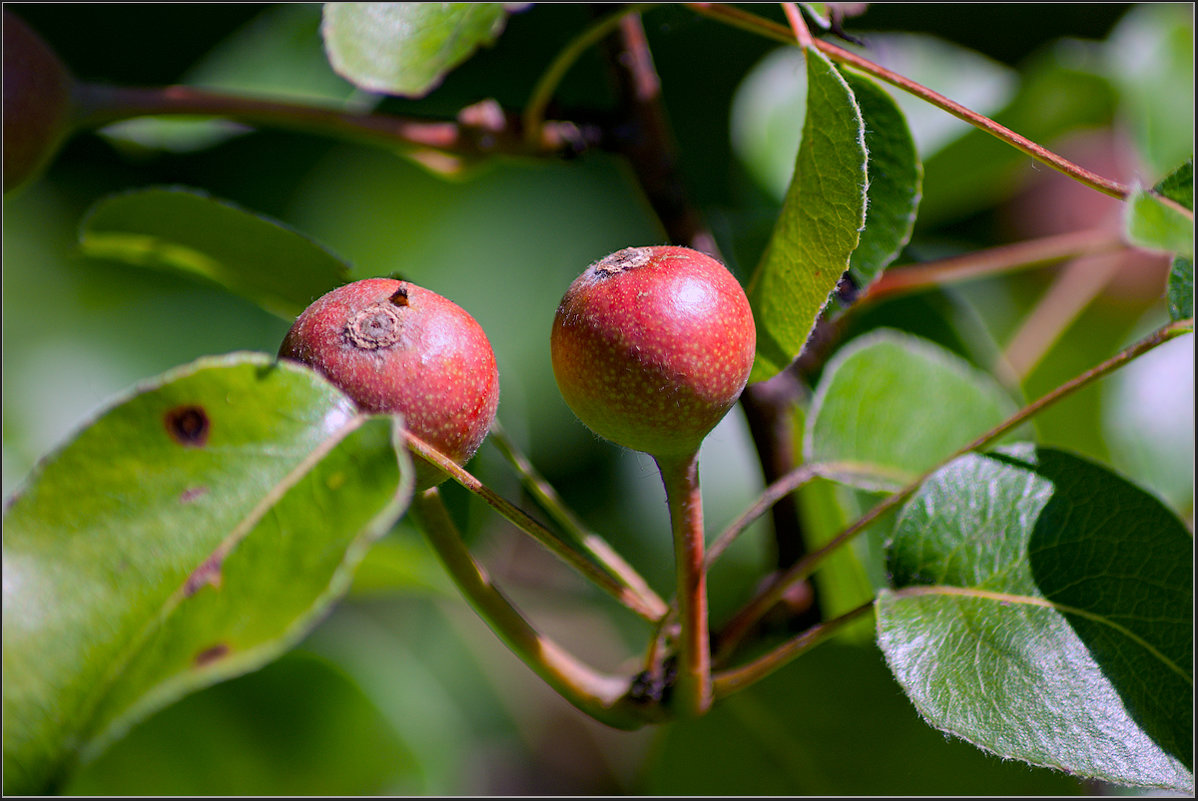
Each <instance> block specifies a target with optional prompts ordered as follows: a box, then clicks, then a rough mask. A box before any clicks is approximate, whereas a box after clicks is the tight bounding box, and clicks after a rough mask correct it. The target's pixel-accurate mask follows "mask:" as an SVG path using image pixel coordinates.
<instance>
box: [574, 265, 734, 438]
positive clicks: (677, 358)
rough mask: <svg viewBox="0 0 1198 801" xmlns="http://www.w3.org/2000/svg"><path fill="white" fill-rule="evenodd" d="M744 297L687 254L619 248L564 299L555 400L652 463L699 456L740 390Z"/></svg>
mask: <svg viewBox="0 0 1198 801" xmlns="http://www.w3.org/2000/svg"><path fill="white" fill-rule="evenodd" d="M755 347H756V329H755V328H754V325H753V312H752V310H751V308H750V307H749V301H748V298H747V297H746V296H745V293H744V290H743V289H742V288H741V286H740V283H739V282H738V281H737V280H736V278H735V277H734V276H733V275H732V274H731V273H730V272H728V269H727V268H726V267H724V265H722V264H720V263H719V262H718V261H716V260H715V259H713V258H711V257H710V256H707V255H705V254H703V253H699V252H698V251H695V250H691V249H689V248H683V247H675V246H665V245H663V246H654V247H639V248H625V249H623V250H620V251H617V252H616V253H613V254H611V255H610V256H608V257H607V258H605V259H602V260H601V261H598V262H596V263H594V264H592V265H591V266H590V267H588V268H587V270H586V271H585V272H584V273H583V274H582V275H580V276H579V277H578V278H577V279H576V280H575V281H574V283H573V284H571V285H570V288H569V289H568V290H567V291H566V294H565V297H563V298H562V302H561V304H560V305H559V306H558V310H557V316H556V318H555V319H554V321H553V332H552V334H551V337H550V350H551V355H552V359H553V373H554V376H555V378H556V379H557V385H558V388H559V389H560V390H561V393H562V397H563V398H565V400H566V403H567V404H568V405H569V406H570V408H571V409H572V410H573V411H574V413H575V414H576V415H577V416H578V418H579V419H580V420H582V422H583V423H585V424H586V425H587V427H588V428H590V429H591V430H592V431H594V432H595V433H596V434H598V435H600V436H601V437H604V438H605V439H609V440H611V441H612V442H615V443H617V444H619V445H623V446H625V447H627V448H632V449H633V450H639V451H643V452H645V453H648V454H651V455H653V456H678V455H685V454H689V453H693V452H695V451H697V450H698V448H699V445H700V443H702V441H703V438H704V437H705V436H707V434H708V433H709V432H710V431H711V429H712V428H714V427H715V425H716V423H718V422H719V421H720V420H721V419H722V418H723V417H724V415H725V414H726V413H727V412H728V410H729V409H730V408H731V407H732V405H733V404H734V403H735V402H736V399H737V398H738V397H739V396H740V393H741V391H742V390H743V389H744V387H745V384H746V383H747V382H748V378H749V371H750V369H751V368H752V366H753V356H754V350H755Z"/></svg>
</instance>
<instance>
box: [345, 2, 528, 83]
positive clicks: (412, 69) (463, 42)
mask: <svg viewBox="0 0 1198 801" xmlns="http://www.w3.org/2000/svg"><path fill="white" fill-rule="evenodd" d="M508 8H509V5H508V4H506V3H325V5H324V24H323V25H322V26H321V34H322V35H323V36H324V46H325V51H326V53H327V54H328V58H329V63H330V64H332V65H333V69H334V71H336V72H337V74H338V75H341V76H342V77H344V78H345V79H346V80H348V81H351V82H352V83H354V84H356V85H358V86H360V87H362V88H363V89H367V90H369V91H371V92H386V93H388V94H393V95H403V96H405V97H423V96H424V95H426V94H428V93H429V92H430V91H432V90H433V89H435V88H436V87H437V86H438V85H439V84H440V83H441V81H442V79H444V77H445V75H446V74H447V73H448V72H449V71H450V70H452V69H453V68H454V67H456V66H458V65H459V64H461V63H462V62H463V61H465V60H466V59H467V58H469V57H470V56H471V54H473V53H474V51H475V50H476V49H477V48H478V47H480V46H481V45H489V44H491V43H492V42H494V41H495V40H496V39H497V38H498V37H499V34H500V33H501V32H502V31H503V26H504V24H505V23H506V22H507V16H508Z"/></svg>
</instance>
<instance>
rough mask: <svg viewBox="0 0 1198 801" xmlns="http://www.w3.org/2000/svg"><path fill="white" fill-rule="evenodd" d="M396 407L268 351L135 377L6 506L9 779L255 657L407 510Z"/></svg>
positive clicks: (61, 765) (55, 763) (23, 788)
mask: <svg viewBox="0 0 1198 801" xmlns="http://www.w3.org/2000/svg"><path fill="white" fill-rule="evenodd" d="M394 425H395V423H394V421H393V420H392V419H390V418H369V417H362V416H360V415H358V414H357V413H356V412H355V410H354V408H353V406H352V404H351V403H350V402H349V401H348V399H346V398H345V397H344V396H343V395H341V394H340V393H339V392H337V391H336V390H335V389H333V388H332V387H331V386H330V385H329V384H328V383H327V382H325V381H324V380H323V379H322V378H320V377H319V376H317V375H316V374H315V373H314V372H312V371H310V370H307V369H306V368H302V367H299V366H296V365H291V364H285V363H276V362H274V361H273V360H272V359H271V358H270V357H268V356H266V355H264V354H231V355H229V356H225V357H212V358H206V359H202V360H200V361H198V362H196V363H193V364H191V365H187V366H185V367H181V368H178V369H176V370H173V371H171V372H169V373H167V374H165V375H163V376H162V377H160V378H159V379H155V380H153V381H150V382H147V383H146V384H145V385H143V386H140V387H138V388H137V389H136V390H135V391H134V392H133V393H132V394H130V395H129V396H128V397H126V398H124V399H122V400H120V401H119V402H118V403H116V404H115V405H114V406H112V407H111V408H109V409H108V410H107V411H105V412H104V413H102V414H101V415H100V416H99V417H98V418H97V419H96V420H95V422H93V423H92V424H90V425H89V426H87V427H86V428H84V429H83V430H82V431H81V432H79V434H78V435H76V436H75V438H74V439H73V440H71V441H70V442H69V443H68V444H67V445H65V446H64V447H63V448H62V450H60V451H59V452H57V453H56V454H54V455H53V456H51V457H50V458H49V459H48V460H47V461H46V462H45V463H43V465H42V466H41V467H40V468H39V469H38V471H36V472H35V474H34V475H33V476H32V477H31V479H30V482H29V484H28V485H27V486H26V487H25V488H24V489H23V490H22V491H21V492H20V493H19V494H18V495H17V496H16V497H15V499H14V501H13V502H12V504H11V506H10V508H9V509H8V511H7V513H6V515H5V520H4V566H3V569H4V585H3V586H4V590H3V592H4V609H3V617H4V634H3V636H4V676H5V678H4V720H5V727H4V764H5V774H4V784H5V791H6V792H13V793H40V792H45V791H46V790H47V789H49V788H50V787H51V786H52V783H54V782H58V781H61V779H62V778H63V776H64V774H66V773H69V771H70V770H71V769H72V766H73V765H74V764H76V763H77V762H78V761H79V760H80V759H86V758H88V757H90V756H92V755H94V754H95V753H97V752H98V750H99V749H101V748H102V747H103V746H104V745H105V744H106V743H107V742H109V741H110V740H111V739H112V738H113V737H115V736H118V735H119V734H120V733H121V732H123V731H124V730H125V729H126V728H127V727H128V726H129V725H131V724H132V723H133V722H135V721H136V720H138V719H140V718H142V717H144V716H145V715H147V714H148V713H150V712H151V711H153V710H155V709H158V708H160V707H162V706H164V705H166V704H168V703H170V702H171V701H173V700H175V699H177V698H179V697H180V696H182V695H184V694H186V693H187V692H190V691H192V690H194V689H196V688H198V687H201V686H205V685H208V684H211V683H213V682H215V681H219V680H221V679H223V678H228V677H229V676H232V675H236V674H239V673H243V672H245V671H248V670H252V669H254V668H256V667H258V666H260V665H262V664H264V663H265V662H266V661H268V660H270V659H272V658H273V657H275V656H277V655H278V654H279V653H281V652H282V651H283V650H284V649H285V648H287V647H289V646H290V645H291V644H293V643H294V642H295V641H296V640H297V639H298V637H299V636H301V635H302V634H303V633H304V632H305V631H306V630H307V629H308V628H310V626H311V624H312V623H313V622H314V620H315V619H316V617H317V616H318V615H319V614H321V612H322V611H323V610H324V609H326V608H327V606H328V605H329V603H331V602H332V600H333V599H334V598H336V597H338V596H339V595H340V594H342V593H343V592H344V591H345V590H346V589H347V587H348V585H349V581H350V578H351V576H352V572H353V568H354V566H355V565H356V564H357V562H358V561H359V560H360V559H361V557H362V554H363V552H364V549H365V547H366V546H367V544H368V543H369V542H371V541H372V540H373V539H374V538H376V537H378V536H381V535H382V534H383V533H384V532H385V531H386V530H387V529H388V528H389V527H390V526H391V525H392V524H393V523H394V521H395V520H396V519H397V518H398V516H399V515H400V514H401V513H402V511H403V508H404V503H405V501H406V497H407V493H408V491H409V487H410V473H411V471H410V469H408V467H407V456H406V453H405V452H403V451H402V449H399V450H397V448H396V442H395V433H394Z"/></svg>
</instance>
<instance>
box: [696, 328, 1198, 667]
mask: <svg viewBox="0 0 1198 801" xmlns="http://www.w3.org/2000/svg"><path fill="white" fill-rule="evenodd" d="M1193 331H1194V320H1193V318H1189V319H1186V320H1177V321H1175V322H1172V323H1169V324H1168V325H1165V326H1162V327H1161V328H1159V329H1157V330H1156V331H1154V332H1153V333H1151V334H1149V335H1148V336H1147V337H1145V338H1144V339H1141V340H1140V341H1139V342H1136V343H1135V344H1133V345H1131V346H1130V347H1128V348H1125V349H1124V350H1122V351H1120V352H1119V353H1117V354H1115V355H1114V356H1112V357H1111V358H1110V359H1107V360H1106V361H1105V362H1102V363H1101V364H1099V365H1096V366H1094V367H1092V368H1090V369H1089V370H1086V371H1085V372H1084V373H1081V374H1079V375H1077V376H1075V377H1074V378H1072V379H1070V380H1069V381H1066V382H1065V383H1064V384H1061V385H1060V386H1058V387H1057V388H1056V389H1054V390H1052V391H1050V392H1048V393H1046V394H1044V395H1043V396H1041V397H1040V398H1039V399H1037V400H1035V401H1032V402H1031V403H1029V404H1028V405H1027V406H1024V407H1023V408H1022V409H1020V410H1019V411H1018V412H1016V413H1015V414H1013V415H1011V416H1010V417H1008V418H1007V419H1006V420H1004V421H1003V422H1002V423H1000V424H999V425H998V426H996V427H995V428H993V429H991V430H990V431H988V432H986V433H985V434H983V435H982V436H980V437H978V438H977V439H976V440H974V441H973V442H971V443H969V444H968V445H966V446H965V447H963V448H961V449H960V450H958V451H957V452H956V453H954V454H952V455H951V456H949V457H948V458H946V459H944V460H943V461H941V462H940V463H939V464H937V465H936V466H934V467H932V468H930V469H929V470H927V471H926V472H925V473H923V475H921V476H919V478H917V479H915V480H914V481H912V482H911V483H910V484H908V485H907V486H905V487H903V488H902V489H901V490H899V491H898V492H896V493H894V494H893V495H890V496H889V497H887V498H886V499H885V500H883V501H882V502H881V503H879V504H878V505H877V506H874V507H873V508H872V509H870V510H869V511H868V512H866V513H865V514H864V515H862V516H861V517H860V518H858V519H857V520H856V521H855V522H854V523H852V524H851V525H849V526H848V527H847V528H846V529H844V530H843V531H841V532H840V533H839V534H837V535H836V536H835V537H833V538H832V539H831V540H829V541H828V542H827V543H826V544H825V545H824V546H823V547H821V548H820V549H819V550H816V551H812V552H811V553H810V554H808V555H807V556H805V557H804V558H803V559H801V560H799V561H798V562H796V563H795V564H794V565H793V566H792V567H791V568H790V569H789V570H786V571H784V572H781V573H777V574H775V576H774V578H773V580H771V581H770V582H769V584H768V585H766V586H765V587H764V588H763V589H762V590H761V591H760V592H759V593H758V594H757V595H756V596H755V597H754V598H753V599H752V600H751V601H750V602H749V603H748V604H746V605H745V606H744V607H742V608H741V610H740V611H739V612H738V613H737V614H736V615H735V616H734V617H733V618H732V620H730V621H729V622H728V624H727V625H726V626H725V627H724V629H723V630H722V631H721V632H720V638H719V642H720V649H719V652H718V653H717V654H716V658H717V659H718V660H721V661H722V660H724V659H726V658H727V657H728V656H729V655H730V654H731V653H732V651H733V650H734V649H735V647H736V645H737V644H738V643H739V642H740V640H741V638H742V637H743V636H744V635H745V633H746V632H748V630H749V629H750V628H751V627H752V626H753V625H754V624H755V623H756V622H757V621H758V620H760V619H761V617H762V616H763V615H765V613H766V612H768V611H769V610H770V609H772V608H773V607H774V605H775V604H777V603H778V602H779V601H781V600H782V597H783V595H784V594H785V592H786V590H787V588H788V587H790V586H792V585H793V584H795V583H796V582H799V581H802V580H803V579H805V578H807V577H808V576H810V575H811V574H812V573H814V572H815V570H816V568H817V567H818V566H819V564H820V563H821V562H823V561H824V559H826V558H827V557H828V556H830V555H831V554H833V553H835V551H836V549H838V548H839V547H840V546H842V545H844V544H845V543H846V542H848V541H849V540H850V539H852V538H853V537H855V536H856V535H858V534H860V533H861V532H862V531H864V530H865V529H866V528H868V527H869V525H870V524H871V523H873V522H874V521H876V520H878V519H879V518H881V517H882V516H884V515H885V514H887V513H888V512H890V511H891V510H893V509H895V508H897V507H898V506H900V505H901V504H903V503H904V502H906V500H907V499H908V498H910V497H911V496H912V495H914V494H915V492H916V491H917V490H918V489H919V488H920V486H922V485H923V482H925V481H927V479H928V477H929V476H931V475H932V474H933V473H935V472H936V471H938V470H940V469H941V468H942V467H944V466H945V465H947V464H948V463H949V462H951V461H953V460H954V459H957V458H959V457H961V456H964V455H965V454H967V453H972V452H973V451H977V450H981V449H982V448H985V447H987V446H989V445H992V444H994V443H995V442H997V441H998V440H999V439H1001V438H1002V437H1004V436H1006V435H1007V434H1009V433H1010V432H1011V431H1013V430H1015V429H1016V428H1018V427H1019V426H1021V425H1023V424H1024V423H1025V422H1027V421H1028V420H1029V419H1031V418H1032V417H1034V416H1035V415H1037V414H1039V413H1040V412H1042V411H1044V409H1046V408H1048V407H1049V406H1052V405H1053V404H1055V403H1057V402H1058V401H1060V400H1062V399H1064V398H1067V397H1068V396H1070V395H1072V394H1073V393H1075V392H1077V391H1078V390H1080V389H1082V388H1083V387H1086V386H1088V385H1090V384H1092V383H1094V382H1095V381H1097V380H1098V379H1100V378H1103V377H1105V376H1107V375H1109V374H1110V373H1113V372H1114V371H1115V370H1118V369H1119V368H1121V367H1123V366H1125V365H1127V364H1130V363H1131V362H1132V361H1134V360H1135V359H1137V358H1139V357H1140V356H1142V355H1144V354H1145V353H1147V352H1148V351H1150V350H1152V349H1153V348H1156V347H1158V346H1160V345H1163V344H1165V343H1166V342H1168V341H1169V340H1171V339H1173V338H1175V337H1178V336H1182V335H1183V334H1188V333H1192V332H1193Z"/></svg>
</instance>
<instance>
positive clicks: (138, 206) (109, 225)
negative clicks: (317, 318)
mask: <svg viewBox="0 0 1198 801" xmlns="http://www.w3.org/2000/svg"><path fill="white" fill-rule="evenodd" d="M79 242H80V247H81V248H82V249H83V252H84V253H86V254H87V255H89V256H95V257H97V258H106V259H115V260H118V261H124V262H128V263H129V264H136V265H140V266H144V267H153V268H157V269H167V270H178V271H180V272H184V273H187V274H190V275H198V276H201V277H203V278H205V279H207V280H210V281H214V282H216V283H217V284H220V285H221V286H223V287H225V288H226V289H228V290H229V291H231V292H234V293H236V294H238V295H242V296H244V297H246V298H248V299H250V300H252V301H254V302H255V303H257V304H258V305H260V306H262V307H263V308H265V309H266V310H268V311H271V312H274V313H275V314H278V315H279V316H281V317H284V318H286V319H288V320H292V319H294V318H296V317H297V316H299V314H300V312H302V311H303V310H304V309H305V308H307V307H308V304H310V303H311V302H312V301H313V300H315V299H316V298H318V297H320V296H321V295H323V294H324V293H325V292H328V291H329V290H330V289H332V288H333V287H334V286H336V285H338V284H340V283H343V282H344V281H345V280H346V278H347V277H348V275H349V268H348V267H347V266H346V265H345V263H344V262H342V261H341V260H340V259H338V258H337V257H336V256H334V255H332V254H331V253H329V252H328V251H326V250H325V249H324V248H322V247H320V246H319V245H317V244H316V243H315V242H313V241H311V240H310V239H307V238H306V237H304V236H302V235H300V234H298V233H296V232H295V231H292V230H290V229H288V228H286V227H284V226H283V225H281V224H279V223H277V222H274V221H273V220H268V219H266V218H265V217H261V216H259V215H257V214H253V213H251V212H248V211H245V210H244V209H240V208H238V207H236V206H234V205H232V204H230V203H227V202H224V201H220V200H215V199H213V198H210V197H208V196H206V195H204V194H202V193H200V192H196V191H193V190H187V189H179V188H170V189H164V188H155V189H141V190H137V191H133V192H128V193H125V194H120V195H112V196H110V197H107V198H105V199H104V200H101V201H100V202H99V203H97V204H96V205H95V206H93V207H92V209H91V210H90V212H89V213H88V215H87V218H86V219H85V220H84V221H83V227H82V230H81V231H80V234H79Z"/></svg>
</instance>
